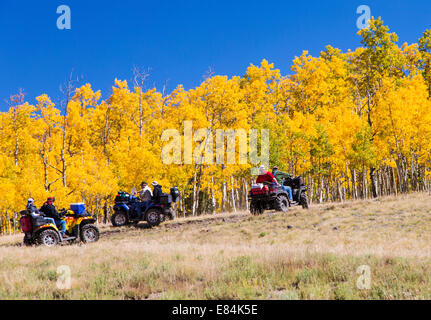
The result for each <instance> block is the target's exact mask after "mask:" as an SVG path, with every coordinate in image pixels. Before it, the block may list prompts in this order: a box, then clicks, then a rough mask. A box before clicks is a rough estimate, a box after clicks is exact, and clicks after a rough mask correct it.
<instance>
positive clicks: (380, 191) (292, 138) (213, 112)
mask: <svg viewBox="0 0 431 320" xmlns="http://www.w3.org/2000/svg"><path fill="white" fill-rule="evenodd" d="M358 35H359V37H360V39H361V47H359V48H357V49H356V50H354V51H348V52H345V53H343V52H341V51H340V50H339V49H336V48H333V47H331V46H327V47H326V48H325V50H323V51H322V52H321V53H320V56H318V57H313V56H311V55H309V54H308V52H306V51H304V52H303V53H302V54H301V55H300V56H298V57H296V58H295V59H294V60H293V65H292V67H291V72H290V73H289V74H288V75H282V74H281V73H280V71H279V70H277V69H276V68H274V66H273V64H270V63H269V62H267V61H266V60H263V61H262V62H261V64H260V65H259V66H255V65H250V66H249V67H248V68H247V70H246V72H245V74H244V75H243V76H235V77H232V78H230V79H229V78H228V77H227V76H219V75H215V76H212V75H211V76H208V77H207V78H206V79H205V81H203V82H202V83H201V84H200V85H199V86H198V87H196V88H194V89H190V90H185V89H184V88H183V87H182V86H181V85H180V86H178V87H177V88H176V89H175V90H173V91H172V92H170V93H169V94H166V93H164V92H160V91H157V90H156V88H153V89H149V90H146V89H144V88H145V83H144V80H145V77H146V75H143V74H141V73H139V72H137V73H135V81H134V83H132V84H130V83H127V82H126V81H120V80H116V81H115V84H114V86H113V87H112V94H111V95H110V96H109V98H108V99H106V100H102V99H101V93H100V91H94V89H93V88H92V87H91V85H90V84H86V85H83V86H81V87H78V88H75V87H73V86H72V85H71V84H70V83H69V86H67V87H66V90H65V91H64V100H63V101H62V102H61V103H58V104H54V102H53V101H52V100H51V99H50V97H49V96H47V95H45V94H44V95H41V96H39V97H38V98H37V99H36V100H37V101H36V102H35V103H30V102H27V101H25V97H24V95H23V94H22V93H19V94H17V95H14V96H12V97H11V99H10V101H9V110H8V111H7V112H3V113H1V114H0V148H1V153H0V194H1V201H0V212H1V214H2V215H3V217H6V212H7V214H8V216H7V218H10V217H11V216H12V214H13V213H14V212H17V211H19V210H22V209H23V207H24V206H25V203H26V200H27V198H28V197H30V196H31V197H34V198H35V199H36V202H37V204H40V205H41V204H42V202H43V201H44V199H45V198H46V197H47V196H48V195H53V196H55V197H56V199H57V204H58V205H59V206H64V207H65V206H67V205H68V204H69V203H70V202H76V201H84V202H86V203H87V206H88V207H89V208H90V210H92V211H93V212H95V213H98V214H99V215H103V214H105V215H106V214H109V207H110V206H111V205H112V200H113V196H114V195H115V194H116V192H117V191H118V190H119V189H122V190H126V191H130V189H131V188H132V187H133V186H135V187H138V186H139V184H140V182H141V181H142V180H145V181H148V182H151V181H152V180H157V181H158V182H159V183H160V184H161V185H162V186H163V187H164V190H165V191H168V188H169V187H171V186H173V185H177V186H178V187H179V189H180V191H181V201H180V203H179V208H178V209H179V214H180V215H182V214H193V215H197V214H201V213H204V212H211V213H215V212H219V211H226V210H236V209H238V208H246V205H247V204H246V194H247V187H248V185H249V184H250V182H251V179H252V177H251V175H250V167H251V165H250V164H247V165H238V164H215V163H214V164H202V165H200V164H196V163H194V164H171V165H166V164H163V163H162V161H161V153H162V148H163V146H164V145H165V144H166V142H164V141H162V139H161V136H162V133H163V131H164V130H165V129H177V130H178V131H179V132H183V130H184V121H193V129H194V130H196V129H199V128H210V129H211V130H213V131H214V132H215V130H216V129H239V128H241V129H245V130H249V129H269V131H270V164H271V165H278V166H279V167H280V169H282V170H283V171H287V172H290V173H292V174H293V175H298V174H302V175H303V176H304V177H305V181H306V182H307V184H308V186H309V189H308V193H309V199H310V200H311V201H312V202H315V201H318V202H321V201H340V200H341V201H343V200H347V199H356V198H367V197H373V196H381V195H388V194H398V193H404V192H409V191H413V190H429V188H430V179H431V100H430V97H431V31H430V30H428V31H426V32H424V34H423V36H422V37H421V38H420V39H419V41H418V43H417V44H416V43H414V44H402V45H399V44H398V38H397V36H396V34H395V33H390V32H389V28H387V27H386V26H384V25H383V22H382V20H381V19H373V20H371V22H370V27H369V28H368V29H363V30H361V31H359V32H358ZM214 143H215V142H214ZM198 144H199V142H194V145H195V146H196V145H198ZM183 163H184V162H183ZM6 220H7V219H2V222H3V230H4V228H5V221H6Z"/></svg>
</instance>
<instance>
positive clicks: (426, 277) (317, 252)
mask: <svg viewBox="0 0 431 320" xmlns="http://www.w3.org/2000/svg"><path fill="white" fill-rule="evenodd" d="M430 231H431V196H430V195H429V194H426V193H415V194H410V195H405V196H399V197H385V198H379V199H376V200H365V201H356V202H345V203H330V204H322V205H312V206H311V207H310V209H309V210H308V211H306V210H303V209H301V208H293V209H291V210H290V211H289V213H287V214H283V213H273V212H268V213H264V214H263V215H261V216H258V217H254V216H251V215H249V214H247V213H236V214H218V215H215V216H204V217H199V218H189V219H177V220H175V221H169V222H166V223H164V224H162V225H161V226H159V227H156V228H153V229H147V228H146V227H145V224H144V223H142V225H141V224H140V225H138V226H137V227H135V226H130V227H123V228H113V227H110V226H101V232H102V233H101V239H100V241H99V242H98V243H95V244H89V245H79V244H74V245H64V246H60V247H57V248H45V247H28V248H27V247H23V246H21V245H20V244H21V240H22V235H16V236H5V237H1V238H0V299H431V271H430V266H431V265H430V263H431V250H430V249H431V232H430ZM61 265H67V266H69V267H70V270H71V279H72V281H71V288H70V289H59V288H57V278H58V277H59V275H58V274H57V268H58V267H59V266H61ZM361 265H367V266H369V268H370V271H371V281H370V288H369V289H359V288H358V287H357V281H358V278H359V277H360V274H358V273H357V268H358V267H359V266H361Z"/></svg>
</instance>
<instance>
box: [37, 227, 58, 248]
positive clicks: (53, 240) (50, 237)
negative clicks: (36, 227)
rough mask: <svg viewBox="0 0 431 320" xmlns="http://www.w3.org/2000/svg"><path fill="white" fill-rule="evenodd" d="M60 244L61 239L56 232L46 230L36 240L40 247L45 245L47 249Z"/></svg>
mask: <svg viewBox="0 0 431 320" xmlns="http://www.w3.org/2000/svg"><path fill="white" fill-rule="evenodd" d="M59 242H60V237H59V235H58V233H57V232H55V231H54V230H51V229H48V230H44V231H42V232H41V233H39V235H38V236H37V238H36V243H37V244H38V245H42V244H43V245H45V246H47V247H55V246H56V245H57V244H58V243H59Z"/></svg>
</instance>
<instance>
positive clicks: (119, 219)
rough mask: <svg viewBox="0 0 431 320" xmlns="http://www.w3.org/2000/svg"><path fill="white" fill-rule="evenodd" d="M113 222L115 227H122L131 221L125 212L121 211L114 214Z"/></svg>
mask: <svg viewBox="0 0 431 320" xmlns="http://www.w3.org/2000/svg"><path fill="white" fill-rule="evenodd" d="M111 222H112V225H113V226H114V227H122V226H125V225H126V224H127V223H128V222H129V219H128V218H127V215H126V214H125V213H124V212H122V211H119V212H116V213H114V214H113V215H112V217H111Z"/></svg>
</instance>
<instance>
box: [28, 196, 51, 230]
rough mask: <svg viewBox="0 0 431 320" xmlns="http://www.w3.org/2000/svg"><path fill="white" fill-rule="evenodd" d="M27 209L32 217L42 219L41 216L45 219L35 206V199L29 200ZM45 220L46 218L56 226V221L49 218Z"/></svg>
mask: <svg viewBox="0 0 431 320" xmlns="http://www.w3.org/2000/svg"><path fill="white" fill-rule="evenodd" d="M26 209H27V211H28V212H29V213H30V215H31V216H32V217H33V218H36V217H40V216H42V217H43V215H42V214H41V213H40V211H39V210H38V209H37V207H36V206H35V204H34V199H33V198H29V199H28V200H27V206H26ZM44 218H45V220H49V221H51V223H52V224H54V225H55V221H54V219H52V218H47V217H44Z"/></svg>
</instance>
